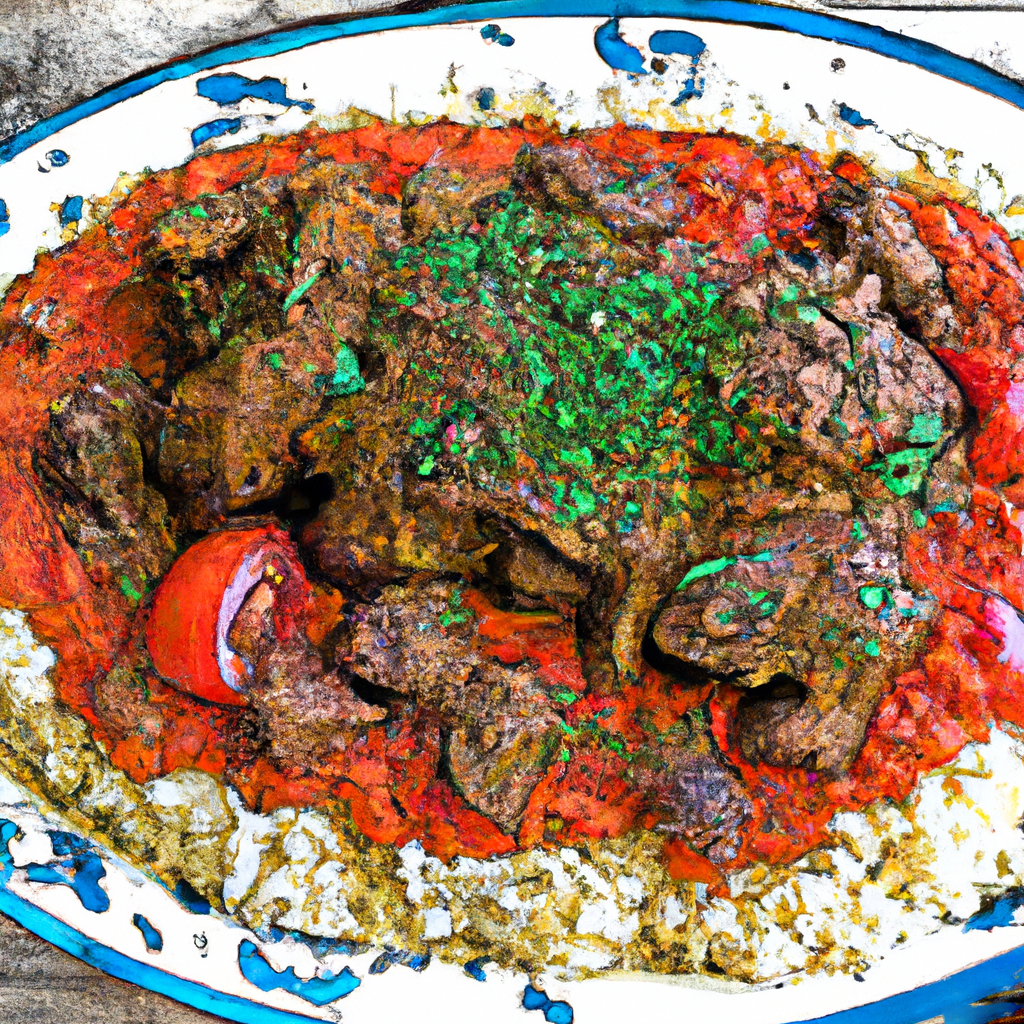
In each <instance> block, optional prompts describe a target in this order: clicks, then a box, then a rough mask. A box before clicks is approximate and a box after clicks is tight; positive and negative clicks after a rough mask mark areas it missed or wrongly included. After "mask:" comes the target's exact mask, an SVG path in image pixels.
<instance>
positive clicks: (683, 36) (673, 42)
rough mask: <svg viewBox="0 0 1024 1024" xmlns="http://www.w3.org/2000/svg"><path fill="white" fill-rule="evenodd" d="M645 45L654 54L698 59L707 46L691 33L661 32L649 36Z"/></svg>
mask: <svg viewBox="0 0 1024 1024" xmlns="http://www.w3.org/2000/svg"><path fill="white" fill-rule="evenodd" d="M647 45H648V46H649V47H650V48H651V50H652V52H654V53H681V54H683V55H684V56H686V57H694V58H696V57H699V56H700V55H701V54H702V53H703V52H704V51H705V50H706V49H707V45H706V44H705V42H704V40H703V39H701V37H700V36H697V35H694V34H693V33H692V32H677V31H668V30H662V31H660V32H655V33H654V35H652V36H651V38H650V40H649V41H648V43H647Z"/></svg>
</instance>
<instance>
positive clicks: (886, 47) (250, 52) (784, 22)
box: [0, 0, 1024, 165]
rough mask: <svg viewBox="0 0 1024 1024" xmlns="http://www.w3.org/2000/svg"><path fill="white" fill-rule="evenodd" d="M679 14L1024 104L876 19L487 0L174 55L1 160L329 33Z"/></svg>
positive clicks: (779, 10) (31, 131) (56, 120)
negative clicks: (814, 44)
mask: <svg viewBox="0 0 1024 1024" xmlns="http://www.w3.org/2000/svg"><path fill="white" fill-rule="evenodd" d="M524 17H528V18H546V17H548V18H549V17H578V18H583V17H587V18H593V17H607V18H686V19H689V20H692V21H705V22H713V23H719V24H731V25H745V26H749V27H754V28H762V29H767V30H773V31H780V32H791V33H795V34H797V35H802V36H805V37H806V38H808V39H821V40H828V41H830V42H834V43H839V44H842V45H845V46H851V47H854V48H856V49H861V50H867V51H870V52H871V53H876V54H879V55H880V56H883V57H890V58H892V59H894V60H898V61H901V62H903V63H906V64H912V65H914V66H916V67H919V68H921V69H922V70H924V71H929V72H931V73H932V74H936V75H940V76H941V77H943V78H948V79H950V80H952V81H954V82H959V83H960V84H961V85H966V86H970V87H972V88H974V89H977V90H978V91H980V92H982V93H987V94H988V95H990V96H994V97H996V98H997V99H1001V100H1004V101H1006V102H1007V103H1009V104H1011V105H1012V106H1015V107H1018V108H1019V109H1022V110H1024V82H1019V81H1016V80H1015V79H1012V78H1009V77H1007V76H1006V75H1003V74H1001V73H999V72H998V71H995V70H993V69H992V68H990V67H987V66H986V65H984V64H981V63H979V62H978V61H975V60H972V59H971V58H969V57H962V56H960V55H959V54H955V53H951V52H950V51H949V50H946V49H943V48H942V47H941V46H938V45H937V44H935V43H929V42H926V41H924V40H922V39H915V38H914V37H912V36H905V35H901V34H899V33H897V32H891V31H889V30H888V29H883V28H880V27H878V26H876V25H869V24H865V23H863V22H855V21H848V20H847V19H845V18H839V17H836V16H835V15H833V14H822V13H819V12H816V11H806V10H801V9H799V8H795V7H778V6H774V5H771V4H762V3H757V2H756V0H613V2H611V3H609V2H607V0H605V2H602V0H489V2H485V3H470V4H456V5H451V6H443V7H435V8H431V9H430V10H425V11H413V12H405V13H395V14H369V15H365V14H362V13H355V14H351V15H339V16H336V17H330V18H325V19H317V20H316V21H312V22H302V23H299V24H297V25H293V26H288V27H284V28H280V29H276V30H274V31H273V32H268V33H264V34H261V35H258V36H254V37H252V38H250V39H243V40H240V41H235V42H230V43H225V44H222V45H220V46H215V47H212V48H211V49H209V50H206V51H204V52H202V53H200V54H197V55H195V56H192V57H181V58H179V59H177V60H173V61H170V62H169V63H167V64H163V65H160V66H159V67H156V68H153V69H151V70H149V71H144V72H142V73H140V74H138V75H134V76H132V77H130V78H127V79H125V80H124V81H122V82H119V83H116V84H114V85H111V86H108V87H107V88H105V89H103V90H101V91H100V92H98V93H96V94H95V95H94V96H91V97H90V98H88V99H86V100H83V101H82V102H80V103H77V104H75V105H74V106H73V107H69V108H68V109H67V110H64V111H61V112H60V113H57V114H53V115H52V116H50V117H47V118H44V119H43V120H41V121H38V122H36V123H35V124H34V125H31V126H30V127H28V128H25V129H23V130H22V131H20V132H16V133H15V134H14V135H12V136H10V137H9V138H7V139H6V140H5V141H3V142H0V165H3V164H5V163H8V162H9V161H10V160H12V159H13V158H14V157H15V156H17V155H18V154H19V153H22V152H24V151H25V150H26V149H28V148H29V147H31V146H34V145H35V144H36V143H38V142H42V141H43V140H44V139H46V138H49V137H50V136H51V135H53V134H54V133H56V132H58V131H61V130H62V129H64V128H67V127H68V126H69V125H72V124H75V123H77V122H78V121H81V120H83V119H84V118H86V117H90V116H92V115H93V114H96V113H98V112H99V111H101V110H107V109H108V108H110V107H112V106H115V105H116V104H118V103H120V102H122V101H123V100H126V99H131V98H132V97H134V96H139V95H141V94H142V93H144V92H147V91H148V90H149V89H152V88H153V87H154V86H157V85H161V84H162V83H164V82H172V81H177V80H179V79H182V78H187V77H189V76H190V75H193V74H196V73H197V72H201V71H209V70H211V69H212V68H215V67H220V66H221V65H224V64H229V63H235V62H238V61H244V60H251V59H253V58H256V57H272V56H275V55H276V54H279V53H286V52H288V51H291V50H296V49H301V48H302V47H305V46H309V45H312V44H314V43H322V42H327V41H329V40H332V39H342V38H346V37H352V36H359V35H368V34H370V33H373V32H384V31H390V30H392V29H403V28H415V27H424V26H435V25H450V24H457V23H459V22H472V21H492V20H501V19H503V18H524Z"/></svg>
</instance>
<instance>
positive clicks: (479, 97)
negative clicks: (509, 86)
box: [476, 85, 495, 110]
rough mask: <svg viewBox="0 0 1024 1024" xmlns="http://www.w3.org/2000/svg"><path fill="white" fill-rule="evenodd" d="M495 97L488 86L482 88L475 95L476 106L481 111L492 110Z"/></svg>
mask: <svg viewBox="0 0 1024 1024" xmlns="http://www.w3.org/2000/svg"><path fill="white" fill-rule="evenodd" d="M494 101H495V95H494V90H493V89H492V88H490V86H486V85H485V86H484V87H483V88H482V89H481V90H480V91H479V92H478V93H477V94H476V105H477V106H478V107H479V108H480V109H481V110H493V109H494Z"/></svg>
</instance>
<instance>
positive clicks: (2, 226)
mask: <svg viewBox="0 0 1024 1024" xmlns="http://www.w3.org/2000/svg"><path fill="white" fill-rule="evenodd" d="M10 230H11V215H10V214H9V213H8V212H7V204H6V203H5V202H4V201H3V200H2V199H0V237H2V236H3V235H6V234H7V232H8V231H10Z"/></svg>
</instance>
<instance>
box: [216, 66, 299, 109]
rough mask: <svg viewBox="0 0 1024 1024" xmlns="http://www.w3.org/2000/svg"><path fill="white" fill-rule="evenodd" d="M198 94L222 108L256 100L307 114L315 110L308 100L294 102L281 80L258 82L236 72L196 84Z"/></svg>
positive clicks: (268, 78) (267, 78)
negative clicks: (297, 109)
mask: <svg viewBox="0 0 1024 1024" xmlns="http://www.w3.org/2000/svg"><path fill="white" fill-rule="evenodd" d="M196 92H197V93H199V95H200V96H203V97H205V98H206V99H208V100H213V102H214V103H216V104H218V105H219V106H221V107H227V106H231V105H232V104H235V103H240V102H241V101H242V100H243V99H254V100H266V101H267V103H276V104H277V105H278V106H281V107H298V108H299V109H300V110H304V111H306V112H307V113H308V112H309V111H310V110H312V109H313V104H312V103H310V102H309V101H308V100H293V99H292V98H291V97H290V96H289V95H288V90H287V89H286V88H285V84H284V82H282V81H281V79H280V78H270V77H269V76H268V77H266V78H261V79H260V80H259V81H256V80H255V79H253V78H246V77H245V75H239V74H236V73H234V72H231V73H229V74H223V75H209V76H208V77H207V78H200V79H199V81H198V82H196Z"/></svg>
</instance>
